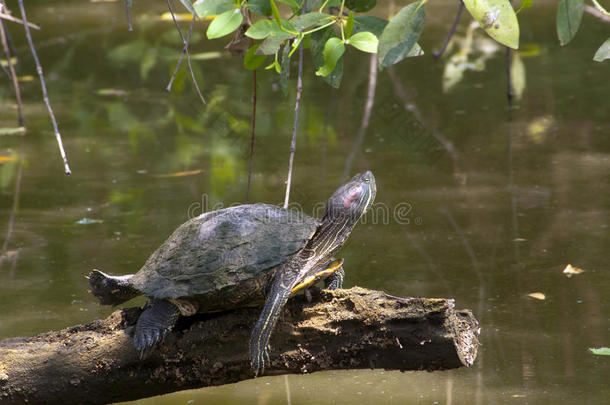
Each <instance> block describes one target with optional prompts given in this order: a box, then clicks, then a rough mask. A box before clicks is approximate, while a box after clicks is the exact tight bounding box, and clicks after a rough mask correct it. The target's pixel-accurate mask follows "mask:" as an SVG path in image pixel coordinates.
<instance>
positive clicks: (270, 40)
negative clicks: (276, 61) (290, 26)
mask: <svg viewBox="0 0 610 405" xmlns="http://www.w3.org/2000/svg"><path fill="white" fill-rule="evenodd" d="M293 37H294V35H291V34H289V33H287V32H284V31H277V32H272V33H271V35H269V36H268V37H267V39H265V40H264V41H263V42H262V43H261V46H260V48H258V53H259V54H263V55H274V54H276V53H277V52H278V51H279V50H280V46H282V43H283V42H284V41H286V40H287V39H290V38H293Z"/></svg>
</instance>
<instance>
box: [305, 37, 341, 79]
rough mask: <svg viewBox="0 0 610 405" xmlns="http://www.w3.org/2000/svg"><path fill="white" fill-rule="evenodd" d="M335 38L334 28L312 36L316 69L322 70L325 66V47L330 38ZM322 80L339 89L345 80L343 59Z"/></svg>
mask: <svg viewBox="0 0 610 405" xmlns="http://www.w3.org/2000/svg"><path fill="white" fill-rule="evenodd" d="M334 36H335V30H334V29H333V27H327V28H325V29H323V30H320V31H316V32H314V33H312V34H311V42H310V49H311V55H312V56H313V62H314V65H315V66H316V68H320V67H322V66H323V65H324V45H326V42H327V41H328V39H329V38H332V37H334ZM322 78H323V79H324V81H325V82H326V83H328V84H330V85H331V86H332V87H334V88H339V85H340V84H341V80H342V79H343V58H339V60H338V61H337V64H336V65H335V68H334V69H333V71H332V72H331V73H330V74H329V75H327V76H323V77H322Z"/></svg>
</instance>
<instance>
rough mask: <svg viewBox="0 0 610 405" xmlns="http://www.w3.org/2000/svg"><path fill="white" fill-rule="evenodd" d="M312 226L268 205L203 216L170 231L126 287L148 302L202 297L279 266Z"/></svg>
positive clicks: (301, 243)
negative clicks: (140, 293)
mask: <svg viewBox="0 0 610 405" xmlns="http://www.w3.org/2000/svg"><path fill="white" fill-rule="evenodd" d="M318 224H319V221H318V220H317V219H315V218H312V217H309V216H307V215H304V214H301V213H297V212H296V211H287V210H284V209H282V208H280V207H277V206H274V205H268V204H251V205H240V206H236V207H231V208H226V209H222V210H218V211H213V212H209V213H205V214H202V215H200V216H198V217H196V218H193V219H191V220H189V221H187V222H185V223H184V224H183V225H181V226H180V227H179V228H178V229H176V230H175V231H174V233H173V234H172V235H171V236H170V237H169V238H168V239H167V240H166V241H165V243H163V244H162V245H161V246H160V247H159V248H158V249H157V250H156V251H155V252H154V253H153V254H152V255H151V256H150V257H149V258H148V260H147V261H146V263H145V264H144V266H142V268H141V269H140V271H139V272H138V273H136V274H135V275H134V277H133V279H132V280H131V283H132V285H133V286H134V287H135V288H137V289H138V290H140V291H142V292H143V293H144V294H146V295H147V296H148V297H150V298H180V297H194V296H197V295H205V294H207V293H210V292H213V291H217V290H219V289H220V288H223V287H226V286H229V285H234V284H237V283H239V282H242V281H244V280H248V279H252V278H255V277H258V276H259V275H261V274H262V272H265V271H267V270H270V269H271V268H273V267H275V266H277V265H278V264H281V263H283V262H285V261H286V260H287V259H288V258H289V257H290V256H292V255H293V254H295V253H296V252H298V251H299V250H300V249H301V248H302V247H303V246H304V245H305V243H306V242H307V240H308V239H309V238H311V236H312V235H313V234H314V232H315V231H316V228H317V226H318Z"/></svg>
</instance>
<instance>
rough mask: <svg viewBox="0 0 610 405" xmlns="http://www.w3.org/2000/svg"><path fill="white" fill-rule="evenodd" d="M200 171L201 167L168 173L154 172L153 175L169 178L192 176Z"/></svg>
mask: <svg viewBox="0 0 610 405" xmlns="http://www.w3.org/2000/svg"><path fill="white" fill-rule="evenodd" d="M202 171H203V169H197V170H187V171H183V172H175V173H169V174H156V175H155V177H160V178H170V177H185V176H194V175H196V174H199V173H201V172H202Z"/></svg>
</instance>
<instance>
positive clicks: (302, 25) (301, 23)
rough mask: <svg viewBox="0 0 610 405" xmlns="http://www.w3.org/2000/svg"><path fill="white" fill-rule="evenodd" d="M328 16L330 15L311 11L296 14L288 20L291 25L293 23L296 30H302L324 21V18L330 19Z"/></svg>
mask: <svg viewBox="0 0 610 405" xmlns="http://www.w3.org/2000/svg"><path fill="white" fill-rule="evenodd" d="M329 17H332V16H331V15H330V14H326V13H317V12H311V13H307V14H302V15H299V16H296V17H294V18H293V19H292V20H290V22H291V23H292V25H294V27H295V29H296V30H297V31H299V32H302V31H305V29H307V28H309V27H311V26H313V25H316V24H318V23H320V22H322V21H324V20H325V19H328V20H329V21H330V19H329Z"/></svg>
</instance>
